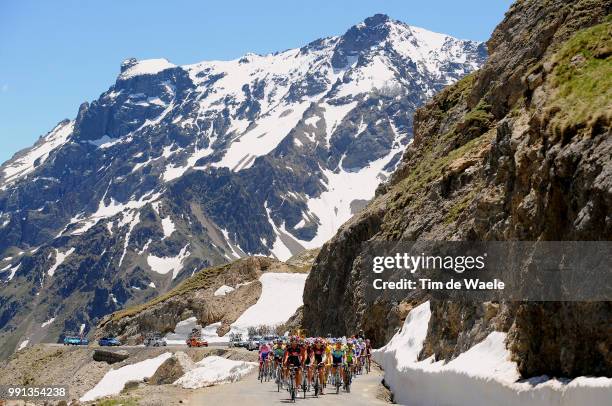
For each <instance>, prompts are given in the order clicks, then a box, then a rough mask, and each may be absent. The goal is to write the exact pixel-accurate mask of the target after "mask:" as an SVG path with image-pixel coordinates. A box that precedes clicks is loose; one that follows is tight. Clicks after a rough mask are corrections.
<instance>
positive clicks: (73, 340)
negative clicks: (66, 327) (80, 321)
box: [64, 336, 89, 345]
mask: <svg viewBox="0 0 612 406" xmlns="http://www.w3.org/2000/svg"><path fill="white" fill-rule="evenodd" d="M88 344H89V340H88V339H86V338H84V337H79V336H66V337H64V345H88Z"/></svg>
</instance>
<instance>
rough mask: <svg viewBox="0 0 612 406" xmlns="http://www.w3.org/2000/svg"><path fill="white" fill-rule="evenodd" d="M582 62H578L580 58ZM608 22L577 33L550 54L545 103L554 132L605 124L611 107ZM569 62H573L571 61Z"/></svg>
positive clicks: (611, 35)
mask: <svg viewBox="0 0 612 406" xmlns="http://www.w3.org/2000/svg"><path fill="white" fill-rule="evenodd" d="M582 58H583V59H584V60H583V61H580V59H582ZM611 58H612V19H611V18H610V17H608V18H607V19H606V22H604V23H601V24H598V25H596V26H593V27H590V28H587V29H584V30H581V31H579V32H577V33H576V34H575V35H574V36H573V37H572V38H570V39H569V40H568V41H567V42H566V43H565V44H564V45H563V46H562V47H561V49H560V50H559V51H558V52H557V53H556V54H555V55H554V57H553V62H554V64H555V67H554V69H553V71H552V84H553V85H554V86H555V87H556V88H557V92H556V94H555V95H554V97H553V98H552V100H551V102H550V103H549V106H550V111H552V112H553V114H554V116H553V117H552V119H551V124H552V126H553V129H555V131H556V132H559V131H560V132H564V131H565V130H566V129H567V128H571V127H573V128H575V127H591V126H592V125H593V124H594V123H595V122H596V121H597V120H600V119H602V118H604V119H606V120H607V121H609V119H610V109H611V108H612V60H611ZM572 60H574V61H573V62H572Z"/></svg>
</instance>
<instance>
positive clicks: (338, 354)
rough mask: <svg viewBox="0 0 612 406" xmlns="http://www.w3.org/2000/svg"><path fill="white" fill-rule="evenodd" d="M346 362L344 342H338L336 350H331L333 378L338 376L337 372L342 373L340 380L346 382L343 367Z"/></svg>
mask: <svg viewBox="0 0 612 406" xmlns="http://www.w3.org/2000/svg"><path fill="white" fill-rule="evenodd" d="M344 361H345V353H344V348H342V341H340V340H337V341H336V343H335V345H334V348H333V349H332V350H331V362H332V367H331V369H332V376H335V375H336V370H339V372H340V379H342V381H344V371H343V369H342V365H343V364H344Z"/></svg>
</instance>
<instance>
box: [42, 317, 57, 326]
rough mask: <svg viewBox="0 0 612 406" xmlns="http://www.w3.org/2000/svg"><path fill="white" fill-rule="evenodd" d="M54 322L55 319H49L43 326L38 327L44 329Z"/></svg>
mask: <svg viewBox="0 0 612 406" xmlns="http://www.w3.org/2000/svg"><path fill="white" fill-rule="evenodd" d="M54 321H55V317H51V318H50V319H49V320H47V321H45V322H44V323H43V324H41V325H40V327H42V328H45V327H47V326H48V325H50V324H51V323H53V322H54Z"/></svg>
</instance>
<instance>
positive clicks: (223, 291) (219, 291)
mask: <svg viewBox="0 0 612 406" xmlns="http://www.w3.org/2000/svg"><path fill="white" fill-rule="evenodd" d="M233 291H234V288H232V287H231V286H227V285H223V286H221V287H220V288H219V289H217V290H215V293H213V296H225V295H226V294H228V293H230V292H233Z"/></svg>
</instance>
